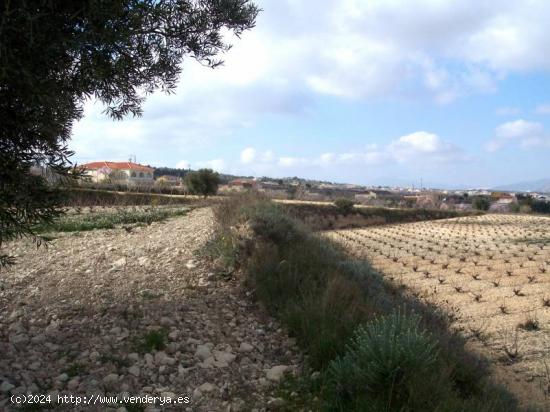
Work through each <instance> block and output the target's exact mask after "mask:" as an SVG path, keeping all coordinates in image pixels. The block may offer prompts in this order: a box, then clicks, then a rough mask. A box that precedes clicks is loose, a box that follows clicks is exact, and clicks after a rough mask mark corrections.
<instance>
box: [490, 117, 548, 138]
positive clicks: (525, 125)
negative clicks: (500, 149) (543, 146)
mask: <svg viewBox="0 0 550 412" xmlns="http://www.w3.org/2000/svg"><path fill="white" fill-rule="evenodd" d="M542 131H543V126H542V124H541V123H536V122H528V121H526V120H523V119H519V120H514V121H512V122H506V123H503V124H501V125H500V126H498V127H497V128H496V129H495V134H496V137H497V138H500V139H525V138H530V137H535V136H539V135H540V134H541V133H542Z"/></svg>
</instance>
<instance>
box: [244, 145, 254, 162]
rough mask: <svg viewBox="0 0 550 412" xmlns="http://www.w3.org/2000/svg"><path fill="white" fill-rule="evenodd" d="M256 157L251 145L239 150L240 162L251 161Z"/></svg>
mask: <svg viewBox="0 0 550 412" xmlns="http://www.w3.org/2000/svg"><path fill="white" fill-rule="evenodd" d="M255 159H256V149H254V148H253V147H247V148H246V149H244V150H243V151H242V152H241V162H242V163H245V164H246V163H252V162H253V161H254V160H255Z"/></svg>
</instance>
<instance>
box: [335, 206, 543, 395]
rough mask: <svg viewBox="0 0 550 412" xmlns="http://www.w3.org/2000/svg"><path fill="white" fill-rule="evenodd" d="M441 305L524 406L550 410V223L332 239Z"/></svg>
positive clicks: (342, 234)
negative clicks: (522, 401)
mask: <svg viewBox="0 0 550 412" xmlns="http://www.w3.org/2000/svg"><path fill="white" fill-rule="evenodd" d="M327 236H329V237H331V238H333V239H335V240H336V241H338V242H340V243H342V244H344V245H345V246H346V247H347V248H348V250H349V251H350V253H351V254H353V255H355V256H359V257H365V258H368V259H369V260H370V261H371V262H372V264H373V265H374V266H375V267H376V268H377V269H379V270H380V271H382V272H383V273H384V274H385V275H386V276H387V277H388V278H389V279H390V280H392V281H393V282H395V283H396V284H398V285H400V286H402V287H403V288H406V289H407V290H409V291H410V293H411V294H414V295H415V296H418V297H419V298H421V299H423V300H426V301H429V302H432V303H436V304H438V305H439V306H440V307H442V308H444V309H445V311H446V312H447V313H448V314H449V316H450V318H451V319H452V320H453V326H454V327H456V328H459V330H461V331H463V333H464V334H465V336H467V337H468V338H469V340H470V345H471V346H472V348H475V349H479V350H481V351H482V352H483V353H484V354H485V355H486V356H488V358H489V359H490V360H491V361H492V362H493V364H494V365H495V372H496V375H497V377H498V378H499V380H500V381H501V382H504V383H506V384H507V386H509V387H510V389H512V390H513V391H514V392H515V393H516V394H517V395H518V396H519V397H520V399H522V400H524V401H530V402H535V403H536V404H538V405H539V406H542V405H545V406H547V405H548V403H549V402H550V392H549V391H550V218H548V217H536V216H524V215H485V216H475V217H474V216H472V217H464V218H457V219H448V220H439V221H430V222H418V223H406V224H399V225H391V226H379V227H373V228H368V229H351V230H338V231H331V232H327Z"/></svg>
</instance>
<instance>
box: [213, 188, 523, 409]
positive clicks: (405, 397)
mask: <svg viewBox="0 0 550 412" xmlns="http://www.w3.org/2000/svg"><path fill="white" fill-rule="evenodd" d="M361 211H363V209H361ZM400 212H401V211H400ZM215 213H216V217H217V219H218V222H219V231H220V233H219V234H218V236H219V235H220V234H223V235H226V236H234V234H235V231H234V230H233V229H235V228H236V227H238V226H239V225H242V224H244V223H246V224H247V225H248V226H249V227H250V228H252V230H253V232H254V235H255V236H256V237H255V238H254V239H253V240H254V241H255V242H253V244H254V247H253V248H252V249H251V250H247V253H243V254H241V255H240V256H239V258H240V259H244V260H243V261H242V262H241V267H243V268H244V272H245V274H246V283H247V286H248V287H249V288H250V289H251V290H253V291H254V292H255V297H256V298H257V299H258V300H259V301H260V302H261V303H262V304H263V305H264V306H265V308H266V309H267V310H268V311H269V312H270V313H271V314H272V315H273V316H275V317H277V318H278V319H279V320H280V321H281V322H282V323H283V324H284V325H285V327H286V328H287V331H288V333H289V334H290V335H291V336H293V337H295V338H296V341H297V343H298V345H299V346H300V348H301V349H302V350H303V351H304V352H305V354H306V355H307V367H310V368H312V369H314V370H318V371H320V372H321V376H322V379H321V380H320V382H318V383H315V382H307V381H308V379H310V378H308V377H307V376H306V377H303V378H300V379H299V381H300V382H299V387H300V388H301V389H298V388H291V389H290V390H289V392H288V394H287V395H288V396H286V395H284V394H283V395H282V396H284V397H285V398H286V400H287V402H288V405H287V406H288V408H287V409H288V410H297V409H301V406H303V405H306V406H307V408H309V409H311V408H312V407H313V406H312V405H318V404H322V405H323V407H324V408H325V409H326V410H330V411H334V410H336V411H372V412H379V411H388V412H390V411H408V412H409V411H410V412H413V411H448V412H464V411H470V410H472V411H474V410H475V411H483V412H497V411H499V412H500V411H517V410H518V409H517V403H516V401H515V400H514V399H513V398H512V397H511V396H510V395H509V394H507V392H506V391H501V390H499V389H498V388H497V387H496V386H495V385H492V384H490V383H489V382H488V381H487V379H486V371H487V368H486V366H485V365H484V364H482V363H480V362H478V358H476V357H474V356H472V355H470V354H469V353H468V352H467V351H466V350H465V347H464V341H463V340H462V339H459V338H458V337H457V335H456V334H455V333H454V332H451V331H450V330H449V329H448V324H447V323H446V321H445V320H444V318H443V317H442V316H441V315H440V314H439V312H438V311H437V310H436V308H434V307H432V306H430V305H427V304H424V303H422V302H420V301H417V300H415V299H414V298H413V297H411V296H408V295H405V294H403V293H402V292H401V291H400V290H399V289H397V288H396V287H394V286H392V285H391V284H389V283H387V282H385V281H384V279H383V277H382V276H380V275H379V274H378V273H377V272H375V271H374V270H373V269H372V267H371V266H370V265H369V263H368V262H366V261H358V260H355V259H352V258H350V257H349V256H348V255H347V254H346V253H345V251H344V250H342V249H341V247H339V246H337V245H336V244H335V243H333V242H332V241H330V240H328V239H327V238H325V237H322V236H319V235H316V234H314V233H312V232H311V231H309V230H308V229H307V228H306V227H305V226H304V225H303V224H301V223H299V222H298V221H297V219H294V218H291V217H289V216H288V215H287V214H286V213H285V209H283V207H281V206H278V205H274V204H273V203H271V202H270V201H268V200H266V199H265V198H263V197H261V196H257V195H251V194H247V195H246V196H244V197H239V198H231V199H229V200H228V201H227V202H225V203H224V204H222V205H220V206H219V207H218V208H217V209H216V212H215ZM377 213H378V212H377ZM430 213H431V212H428V211H426V215H430V216H433V215H432V214H430ZM421 217H422V216H421V215H419V214H418V213H416V214H414V215H411V214H408V212H407V213H405V212H404V213H403V214H401V213H399V214H396V215H391V216H390V217H389V218H391V219H393V218H395V219H408V218H412V219H413V220H415V219H417V218H421ZM239 236H240V235H239ZM237 244H243V242H242V239H240V240H239V242H238V243H235V245H237ZM405 306H406V307H409V308H412V310H413V311H414V313H416V314H417V315H411V316H405V315H404V314H403V312H399V311H397V312H395V311H394V308H396V307H397V308H399V307H405ZM360 325H364V326H360ZM427 331H429V333H428V332H427ZM350 342H351V343H350ZM283 387H284V384H283ZM281 390H282V389H281ZM296 390H303V391H306V392H305V393H300V394H299V396H298V397H296V396H295V394H294V395H291V393H293V392H295V391H296ZM308 391H311V392H308ZM300 399H301V400H300ZM303 400H311V403H310V404H309V405H308V404H307V403H304V401H303ZM300 405H301V406H300ZM313 409H314V410H316V409H315V408H313Z"/></svg>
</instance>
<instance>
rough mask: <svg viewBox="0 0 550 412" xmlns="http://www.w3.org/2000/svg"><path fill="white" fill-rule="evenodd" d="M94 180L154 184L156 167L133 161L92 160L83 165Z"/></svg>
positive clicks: (99, 181) (98, 181)
mask: <svg viewBox="0 0 550 412" xmlns="http://www.w3.org/2000/svg"><path fill="white" fill-rule="evenodd" d="M81 167H82V168H83V169H85V170H86V172H87V175H88V176H90V178H91V179H92V181H93V182H97V183H103V182H106V183H126V184H133V185H143V184H145V185H147V184H153V172H154V170H155V169H153V168H152V167H149V166H143V165H140V164H138V163H133V162H106V161H103V162H92V163H86V164H83V165H81Z"/></svg>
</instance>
